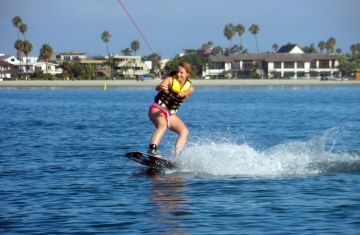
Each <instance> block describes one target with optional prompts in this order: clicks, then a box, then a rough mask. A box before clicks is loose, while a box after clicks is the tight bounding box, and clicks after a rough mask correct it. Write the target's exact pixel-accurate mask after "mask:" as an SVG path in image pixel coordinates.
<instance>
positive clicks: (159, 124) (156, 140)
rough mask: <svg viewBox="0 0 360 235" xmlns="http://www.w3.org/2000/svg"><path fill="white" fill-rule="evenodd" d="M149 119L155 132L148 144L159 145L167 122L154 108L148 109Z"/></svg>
mask: <svg viewBox="0 0 360 235" xmlns="http://www.w3.org/2000/svg"><path fill="white" fill-rule="evenodd" d="M148 115H149V119H150V120H151V121H152V123H153V124H154V126H155V128H156V129H155V131H154V132H153V134H152V136H151V139H150V144H155V145H159V144H160V141H161V138H162V137H163V136H164V134H165V132H166V129H167V121H166V118H165V116H164V114H163V113H162V112H161V111H160V110H159V109H156V108H152V109H149V113H148Z"/></svg>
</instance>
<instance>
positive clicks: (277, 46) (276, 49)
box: [272, 43, 279, 53]
mask: <svg viewBox="0 0 360 235" xmlns="http://www.w3.org/2000/svg"><path fill="white" fill-rule="evenodd" d="M272 49H273V50H274V53H276V52H277V51H278V50H279V45H278V44H276V43H274V44H273V45H272Z"/></svg>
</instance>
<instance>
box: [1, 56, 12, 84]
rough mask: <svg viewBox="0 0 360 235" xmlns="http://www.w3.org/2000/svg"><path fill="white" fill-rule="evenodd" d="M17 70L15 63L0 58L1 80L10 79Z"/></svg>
mask: <svg viewBox="0 0 360 235" xmlns="http://www.w3.org/2000/svg"><path fill="white" fill-rule="evenodd" d="M14 72H15V68H14V65H13V64H10V63H9V62H6V61H3V60H0V81H3V80H4V79H10V78H11V75H12V74H13V73H14Z"/></svg>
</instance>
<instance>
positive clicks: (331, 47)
mask: <svg viewBox="0 0 360 235" xmlns="http://www.w3.org/2000/svg"><path fill="white" fill-rule="evenodd" d="M335 44H336V39H335V38H333V37H330V38H329V39H328V40H327V41H326V42H325V48H326V51H327V53H330V54H331V53H333V52H334V47H335Z"/></svg>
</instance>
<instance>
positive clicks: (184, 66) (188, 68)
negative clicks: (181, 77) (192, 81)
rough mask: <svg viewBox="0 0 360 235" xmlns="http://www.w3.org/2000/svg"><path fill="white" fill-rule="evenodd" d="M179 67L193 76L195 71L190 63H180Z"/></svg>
mask: <svg viewBox="0 0 360 235" xmlns="http://www.w3.org/2000/svg"><path fill="white" fill-rule="evenodd" d="M179 66H180V67H183V68H184V69H185V70H186V72H187V73H188V74H189V75H192V73H193V69H192V66H191V64H189V63H188V62H185V61H182V62H180V63H179Z"/></svg>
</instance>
